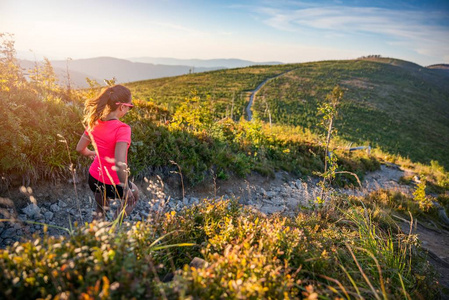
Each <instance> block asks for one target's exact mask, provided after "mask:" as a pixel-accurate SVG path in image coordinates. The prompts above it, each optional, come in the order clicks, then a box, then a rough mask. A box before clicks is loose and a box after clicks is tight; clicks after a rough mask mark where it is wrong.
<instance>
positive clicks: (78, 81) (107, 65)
mask: <svg viewBox="0 0 449 300" xmlns="http://www.w3.org/2000/svg"><path fill="white" fill-rule="evenodd" d="M38 63H39V62H38ZM51 64H52V66H53V68H54V70H55V73H56V75H57V76H58V78H59V81H60V83H61V84H62V85H66V84H67V77H68V76H67V69H68V71H69V74H70V81H71V85H72V86H75V87H78V88H85V87H87V86H88V85H87V81H86V77H89V78H90V79H94V80H96V81H97V82H98V83H100V84H104V82H103V80H104V79H112V78H114V77H115V78H116V82H117V83H125V82H133V81H140V80H146V79H154V78H161V77H171V76H178V75H185V74H189V73H199V72H205V71H213V70H219V69H227V68H240V67H247V66H252V65H262V64H263V65H275V64H281V63H280V62H253V61H247V60H240V59H210V60H202V59H175V58H153V57H140V58H132V59H130V60H125V59H118V58H113V57H96V58H87V59H75V60H70V61H66V60H53V61H51ZM20 65H21V66H22V68H23V69H24V71H25V72H26V71H27V70H29V69H32V68H33V67H34V66H35V62H32V61H29V60H20Z"/></svg>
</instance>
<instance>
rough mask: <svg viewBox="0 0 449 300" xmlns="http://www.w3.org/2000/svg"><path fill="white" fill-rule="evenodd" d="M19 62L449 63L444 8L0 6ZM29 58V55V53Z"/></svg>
mask: <svg viewBox="0 0 449 300" xmlns="http://www.w3.org/2000/svg"><path fill="white" fill-rule="evenodd" d="M0 32H9V33H12V34H14V39H15V41H16V49H17V50H18V53H19V56H24V55H28V57H32V56H33V55H34V54H33V53H35V54H36V56H37V57H40V55H44V56H46V57H48V58H50V59H65V58H67V57H71V58H73V59H77V58H88V57H96V56H113V57H118V58H130V57H142V56H151V57H174V58H202V59H211V58H240V59H248V60H252V61H281V62H307V61H318V60H327V59H352V58H357V57H360V56H364V55H370V54H380V55H382V56H385V57H394V58H399V59H404V60H408V61H412V62H415V63H418V64H420V65H424V66H426V65H430V64H436V63H449V1H447V0H444V1H436V0H430V1H400V0H399V1H391V0H389V1H376V0H373V1H361V0H360V1H358V0H352V1H345V0H335V1H331V0H329V1H319V0H318V1H293V0H285V1H284V0H278V1H274V0H272V1H264V0H253V1H244V0H243V1H233V0H230V1H212V0H210V1H201V0H192V1H181V0H158V1H153V0H147V1H143V0H135V1H132V0H129V1H126V2H125V1H123V0H122V1H118V0H109V1H103V0H97V1H95V0H77V1H73V0H72V1H67V0H58V1H53V0H48V1H45V0H41V1H37V0H0ZM29 50H33V52H30V51H29Z"/></svg>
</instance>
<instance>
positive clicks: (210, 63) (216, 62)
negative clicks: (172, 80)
mask: <svg viewBox="0 0 449 300" xmlns="http://www.w3.org/2000/svg"><path fill="white" fill-rule="evenodd" d="M129 60H130V61H134V62H142V63H150V64H161V65H171V66H173V65H182V66H192V67H195V68H220V69H229V68H244V67H249V66H254V65H280V64H282V62H278V61H269V62H254V61H249V60H242V59H236V58H229V59H224V58H222V59H178V58H169V57H134V58H129Z"/></svg>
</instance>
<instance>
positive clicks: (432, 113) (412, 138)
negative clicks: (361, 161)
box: [129, 58, 449, 169]
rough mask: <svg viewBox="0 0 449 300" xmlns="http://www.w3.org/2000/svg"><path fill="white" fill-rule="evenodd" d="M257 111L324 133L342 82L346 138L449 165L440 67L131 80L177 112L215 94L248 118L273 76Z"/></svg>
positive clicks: (325, 65)
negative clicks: (252, 97)
mask: <svg viewBox="0 0 449 300" xmlns="http://www.w3.org/2000/svg"><path fill="white" fill-rule="evenodd" d="M288 70H293V71H292V72H289V73H287V74H285V75H283V76H281V77H279V78H277V79H275V80H272V81H270V82H269V83H268V84H267V85H266V86H265V87H264V88H263V89H262V90H261V91H260V92H259V93H258V97H257V100H256V103H255V107H254V110H255V111H256V113H258V115H259V117H260V118H262V119H263V120H265V121H268V114H267V110H266V108H267V106H268V107H269V109H270V112H271V115H272V119H273V122H276V123H280V124H286V125H301V126H303V127H306V128H312V129H314V130H317V128H316V124H317V123H318V121H319V120H318V118H317V117H316V111H317V110H316V107H317V104H318V102H319V101H321V100H323V99H324V98H325V95H326V94H327V93H329V92H330V91H331V89H332V88H333V87H334V86H335V85H336V84H340V85H341V86H342V87H344V88H345V89H346V94H345V97H344V103H343V106H342V108H341V114H340V116H341V118H340V120H339V121H338V122H337V128H338V129H339V136H340V137H341V138H343V139H345V140H347V141H350V142H354V143H356V144H366V143H370V144H371V145H372V146H377V147H379V148H381V149H382V150H384V151H386V152H389V153H392V154H400V155H402V156H404V157H409V158H410V159H412V160H413V161H420V162H424V163H428V162H430V160H437V161H439V162H440V164H442V165H444V166H445V167H446V169H448V168H449V158H448V157H447V155H446V153H445V149H447V148H448V146H449V136H448V135H447V132H449V113H448V112H449V88H448V87H447V86H446V85H445V80H447V78H445V76H444V74H442V73H441V72H438V70H433V69H426V68H423V67H420V66H418V65H415V64H412V63H409V62H405V61H401V60H395V59H382V58H381V59H373V60H350V61H323V62H315V63H305V64H296V65H284V66H258V67H248V68H241V69H232V70H221V71H215V72H207V73H199V74H191V75H186V76H179V77H176V78H163V79H156V80H149V81H141V82H135V83H131V84H129V86H130V87H131V88H132V90H133V92H134V94H135V95H136V97H137V98H140V99H146V100H150V99H152V100H153V101H154V102H155V103H157V104H161V105H164V106H166V107H168V108H169V110H173V109H174V108H175V107H176V106H178V105H179V103H181V102H182V101H183V99H184V98H185V97H188V96H189V94H190V92H191V91H192V90H196V91H198V93H199V95H200V96H206V95H209V96H210V97H211V100H212V101H213V103H214V104H215V106H214V112H215V114H216V115H217V116H219V117H220V116H221V117H223V116H225V115H228V116H229V115H230V111H231V106H232V99H233V98H234V99H235V100H234V111H233V117H234V119H238V118H239V117H240V116H242V115H244V108H245V105H246V103H247V100H248V94H249V93H248V91H250V90H253V89H254V88H255V87H256V86H257V85H258V84H259V83H260V82H262V81H263V80H264V79H265V78H268V77H273V76H275V75H277V74H280V73H282V72H285V71H288Z"/></svg>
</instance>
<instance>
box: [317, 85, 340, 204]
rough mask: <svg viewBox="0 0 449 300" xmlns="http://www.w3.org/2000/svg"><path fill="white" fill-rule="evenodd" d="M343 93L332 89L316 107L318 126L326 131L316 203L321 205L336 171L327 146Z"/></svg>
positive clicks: (338, 88)
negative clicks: (318, 116) (319, 121)
mask: <svg viewBox="0 0 449 300" xmlns="http://www.w3.org/2000/svg"><path fill="white" fill-rule="evenodd" d="M343 95H344V92H343V90H342V89H341V88H340V86H338V85H337V86H336V87H334V89H333V90H332V92H331V93H329V94H328V95H327V96H326V99H325V100H324V101H323V102H321V103H320V105H319V107H318V114H319V115H321V116H322V118H321V123H320V125H321V126H322V127H323V128H324V129H325V130H327V132H326V141H325V154H324V173H322V176H323V181H322V182H321V187H322V190H321V196H320V197H319V199H318V202H319V203H320V204H322V203H323V202H324V192H325V190H326V185H327V183H329V184H330V183H331V181H332V179H333V178H335V174H336V170H337V167H338V165H337V159H336V157H335V155H334V154H333V153H332V152H330V151H329V145H330V142H331V139H332V134H333V133H334V132H335V128H334V121H335V119H336V118H337V116H338V108H339V106H340V103H341V99H342V98H343Z"/></svg>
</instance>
